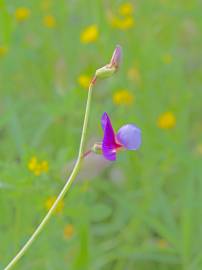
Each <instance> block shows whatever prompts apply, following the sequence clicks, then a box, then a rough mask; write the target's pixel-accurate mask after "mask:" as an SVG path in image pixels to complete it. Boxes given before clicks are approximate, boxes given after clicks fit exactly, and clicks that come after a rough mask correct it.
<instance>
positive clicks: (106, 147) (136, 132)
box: [101, 112, 141, 161]
mask: <svg viewBox="0 0 202 270" xmlns="http://www.w3.org/2000/svg"><path fill="white" fill-rule="evenodd" d="M101 125H102V129H103V132H104V136H103V140H102V146H101V147H102V154H103V156H104V157H105V158H106V159H108V160H111V161H114V160H116V153H117V151H119V150H121V149H127V150H137V149H138V148H139V147H140V145H141V130H140V129H139V128H138V127H136V126H135V125H133V124H127V125H124V126H122V127H121V128H120V129H119V130H118V132H117V133H116V134H115V132H114V129H113V127H112V124H111V121H110V118H109V116H108V114H107V113H106V112H105V113H103V115H102V118H101Z"/></svg>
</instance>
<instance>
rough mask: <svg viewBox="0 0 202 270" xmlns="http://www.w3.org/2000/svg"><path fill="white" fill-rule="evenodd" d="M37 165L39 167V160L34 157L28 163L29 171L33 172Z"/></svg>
mask: <svg viewBox="0 0 202 270" xmlns="http://www.w3.org/2000/svg"><path fill="white" fill-rule="evenodd" d="M36 165H37V158H36V157H35V156H34V157H32V158H31V159H30V161H29V162H28V169H29V170H30V171H33V170H34V169H35V167H36Z"/></svg>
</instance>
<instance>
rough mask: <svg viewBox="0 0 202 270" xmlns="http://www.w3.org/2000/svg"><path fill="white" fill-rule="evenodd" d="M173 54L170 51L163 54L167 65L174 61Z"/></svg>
mask: <svg viewBox="0 0 202 270" xmlns="http://www.w3.org/2000/svg"><path fill="white" fill-rule="evenodd" d="M172 60H173V59H172V55H171V54H169V53H166V54H164V55H163V56H162V61H163V62H164V63H165V64H167V65H169V64H171V63H172Z"/></svg>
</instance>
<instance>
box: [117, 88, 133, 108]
mask: <svg viewBox="0 0 202 270" xmlns="http://www.w3.org/2000/svg"><path fill="white" fill-rule="evenodd" d="M133 101H134V95H133V94H132V93H131V92H129V91H128V90H120V91H117V92H115V93H114V95H113V102H114V104H116V105H131V104H132V103H133Z"/></svg>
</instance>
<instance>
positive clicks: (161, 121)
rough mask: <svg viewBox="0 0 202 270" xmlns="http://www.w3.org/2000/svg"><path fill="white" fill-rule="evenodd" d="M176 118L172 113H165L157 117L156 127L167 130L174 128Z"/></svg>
mask: <svg viewBox="0 0 202 270" xmlns="http://www.w3.org/2000/svg"><path fill="white" fill-rule="evenodd" d="M175 124H176V117H175V115H174V114H173V113H172V112H165V113H163V114H162V115H160V116H159V118H158V120H157V126H158V127H159V128H164V129H169V128H173V127H175Z"/></svg>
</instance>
